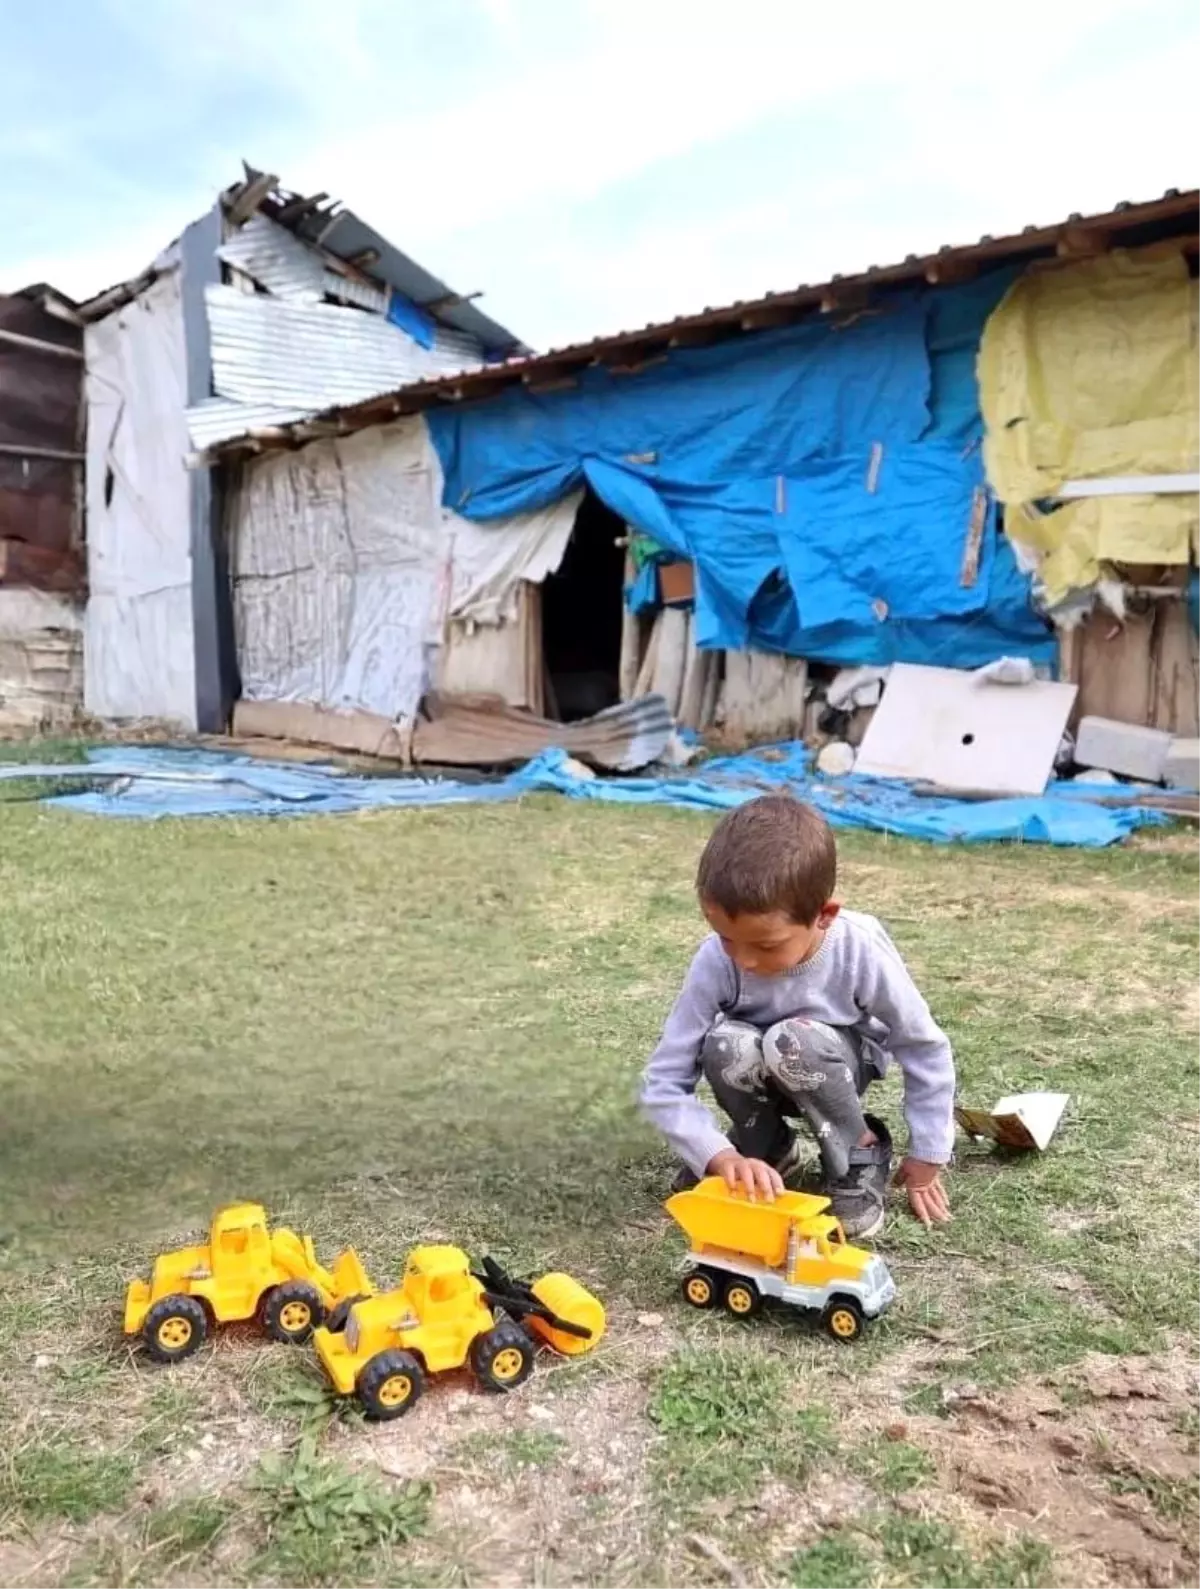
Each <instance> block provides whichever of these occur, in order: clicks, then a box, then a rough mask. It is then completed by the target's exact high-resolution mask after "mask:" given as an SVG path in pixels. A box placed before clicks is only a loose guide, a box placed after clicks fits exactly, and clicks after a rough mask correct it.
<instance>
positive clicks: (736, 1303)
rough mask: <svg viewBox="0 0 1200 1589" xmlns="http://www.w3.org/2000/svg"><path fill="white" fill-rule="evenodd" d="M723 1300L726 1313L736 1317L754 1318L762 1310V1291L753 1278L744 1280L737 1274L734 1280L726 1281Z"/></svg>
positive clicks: (722, 1294)
mask: <svg viewBox="0 0 1200 1589" xmlns="http://www.w3.org/2000/svg"><path fill="white" fill-rule="evenodd" d="M721 1301H722V1302H723V1303H724V1304H725V1311H726V1313H732V1314H733V1316H734V1318H735V1319H752V1318H753V1317H754V1315H755V1314H756V1313H758V1312H760V1311H761V1309H762V1301H763V1299H762V1292H761V1291H760V1290H759V1289H758V1287H757V1286H756V1285H755V1284H754V1281H753V1280H743V1279H741V1278H740V1277H739V1276H737V1275H735V1276H734V1277H733V1279H732V1280H728V1281H726V1283H725V1290H724V1291H723V1292H722V1293H721Z"/></svg>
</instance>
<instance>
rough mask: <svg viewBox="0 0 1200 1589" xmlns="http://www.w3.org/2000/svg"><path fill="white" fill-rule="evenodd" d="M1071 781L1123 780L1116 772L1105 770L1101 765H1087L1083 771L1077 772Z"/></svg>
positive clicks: (1103, 782)
mask: <svg viewBox="0 0 1200 1589" xmlns="http://www.w3.org/2000/svg"><path fill="white" fill-rule="evenodd" d="M1071 781H1072V782H1073V783H1098V784H1114V783H1115V784H1119V783H1120V782H1121V780H1120V779H1119V778H1118V777H1117V776H1116V774H1115V773H1111V772H1105V771H1104V770H1103V768H1100V767H1085V768H1084V769H1083V771H1082V772H1077V773H1076V774H1075V777H1074V778H1073V779H1072V780H1071Z"/></svg>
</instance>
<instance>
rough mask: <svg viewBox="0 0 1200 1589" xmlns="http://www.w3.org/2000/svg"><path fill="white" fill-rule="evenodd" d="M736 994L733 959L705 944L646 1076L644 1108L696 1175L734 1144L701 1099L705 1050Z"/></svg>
mask: <svg viewBox="0 0 1200 1589" xmlns="http://www.w3.org/2000/svg"><path fill="white" fill-rule="evenodd" d="M734 992H735V988H734V986H733V977H732V974H731V970H730V966H729V962H728V960H727V959H726V957H725V954H724V951H723V950H722V949H721V946H720V944H719V943H718V942H717V940H716V939H715V938H710V939H708V940H707V941H706V942H705V943H704V944H702V945H701V947H700V950H699V952H698V953H697V955H696V958H695V959H694V960H693V961H692V964H691V967H690V969H689V971H688V974H687V978H686V980H685V981H684V984H683V987H682V989H681V990H680V994H679V997H678V998H677V999H676V1001H675V1007H674V1008H673V1009H672V1011H671V1013H670V1015H668V1017H667V1020H666V1024H665V1026H664V1027H663V1033H662V1037H661V1038H660V1039H659V1043H658V1047H657V1048H656V1049H655V1050H654V1052H653V1054H651V1056H650V1059H649V1062H648V1063H647V1065H646V1069H645V1071H644V1073H643V1076H642V1091H641V1107H642V1113H643V1114H644V1115H645V1116H646V1118H647V1119H648V1120H649V1121H651V1123H652V1124H654V1125H656V1126H657V1127H658V1129H659V1130H660V1131H661V1132H662V1134H663V1136H664V1137H666V1139H667V1141H668V1142H669V1143H670V1144H671V1147H672V1148H673V1149H674V1150H675V1152H676V1153H677V1154H678V1155H679V1157H680V1158H681V1159H682V1160H683V1162H684V1163H685V1164H686V1165H687V1167H688V1168H689V1169H690V1170H691V1171H692V1172H693V1173H694V1174H696V1175H703V1174H704V1173H705V1171H706V1170H707V1169H708V1166H709V1164H710V1163H711V1162H712V1160H713V1158H714V1156H715V1155H716V1154H718V1153H720V1152H722V1151H723V1150H724V1149H726V1148H729V1147H730V1146H731V1144H730V1141H729V1138H728V1137H727V1136H725V1134H724V1133H723V1132H722V1131H721V1130H720V1128H719V1127H718V1125H717V1122H716V1121H715V1120H714V1119H713V1117H712V1115H711V1114H710V1113H709V1111H708V1110H707V1109H706V1108H705V1107H704V1105H703V1104H702V1103H701V1102H700V1100H699V1098H697V1097H696V1087H697V1084H698V1083H699V1081H700V1050H701V1048H702V1047H703V1045H704V1039H705V1037H707V1035H708V1033H709V1031H710V1029H711V1027H712V1025H713V1023H714V1022H715V1021H716V1020H717V1018H718V1016H719V1015H720V1014H721V1010H722V1008H723V1007H724V1005H725V1004H726V1003H727V1002H728V1001H729V1000H730V998H731V997H732V995H733V994H734Z"/></svg>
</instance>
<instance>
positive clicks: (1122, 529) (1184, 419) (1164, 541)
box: [979, 244, 1200, 603]
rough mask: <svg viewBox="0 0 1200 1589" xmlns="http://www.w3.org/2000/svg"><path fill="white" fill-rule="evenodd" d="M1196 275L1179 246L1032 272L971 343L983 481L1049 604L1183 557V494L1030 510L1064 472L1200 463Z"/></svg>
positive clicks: (1096, 474)
mask: <svg viewBox="0 0 1200 1589" xmlns="http://www.w3.org/2000/svg"><path fill="white" fill-rule="evenodd" d="M1196 329H1197V295H1196V283H1195V282H1194V281H1192V280H1191V278H1190V277H1189V275H1188V268H1187V262H1186V260H1185V259H1184V257H1183V255H1182V253H1181V252H1180V251H1179V248H1178V246H1177V245H1174V244H1172V245H1160V246H1157V247H1154V248H1146V249H1140V250H1137V251H1136V252H1117V253H1112V254H1106V255H1103V256H1102V257H1100V258H1098V259H1093V260H1085V261H1080V262H1076V263H1072V264H1052V265H1049V266H1034V267H1033V268H1031V269H1030V270H1029V271H1027V272H1026V274H1025V275H1024V276H1022V277H1021V279H1020V280H1019V281H1017V282H1016V283H1014V285H1013V286H1012V287H1011V288H1010V289H1009V291H1008V293H1007V294H1006V295H1005V297H1004V299H1003V300H1002V301H1001V303H1000V304H999V305H998V307H997V308H996V310H995V311H994V313H993V314H992V316H991V318H990V319H989V320H988V323H987V325H986V326H985V327H984V332H983V338H982V341H981V343H980V349H979V388H980V402H981V406H982V409H983V417H984V423H985V425H986V437H985V440H984V458H985V461H986V465H987V472H988V478H989V480H990V481H991V483H992V486H993V488H994V489H995V491H996V494H997V496H998V497H999V498H1000V500H1001V501H1002V502H1003V503H1005V505H1006V507H1007V508H1008V510H1009V511H1008V513H1007V515H1006V523H1007V525H1008V529H1009V533H1010V534H1011V535H1012V536H1013V538H1014V539H1016V540H1020V541H1023V542H1024V543H1025V544H1026V545H1029V546H1031V547H1033V548H1034V549H1036V550H1037V551H1039V552H1040V553H1041V554H1042V562H1041V565H1040V569H1039V573H1040V577H1041V580H1042V583H1043V585H1044V587H1045V593H1046V596H1047V598H1048V599H1049V600H1050V602H1051V603H1053V602H1055V601H1058V600H1061V599H1062V597H1063V596H1065V595H1066V594H1067V592H1068V591H1069V590H1070V589H1072V588H1075V589H1078V588H1080V587H1084V586H1087V585H1090V584H1092V583H1093V582H1094V581H1095V580H1096V578H1097V577H1098V575H1099V572H1100V569H1099V565H1100V563H1102V562H1125V563H1185V562H1187V561H1188V557H1189V553H1190V550H1191V548H1192V546H1193V545H1194V544H1195V539H1196V534H1197V499H1196V497H1195V496H1194V495H1193V496H1188V495H1181V496H1138V497H1133V496H1110V497H1090V498H1085V499H1082V500H1078V501H1072V502H1068V503H1066V504H1064V506H1062V507H1061V508H1059V509H1058V510H1057V511H1056V512H1054V513H1050V514H1046V515H1044V516H1043V515H1039V514H1038V513H1037V511H1036V509H1034V508H1033V507H1032V504H1034V503H1036V502H1039V501H1044V500H1045V499H1047V498H1052V497H1054V496H1055V495H1056V493H1057V492H1058V490H1059V489H1060V488H1061V487H1062V485H1063V484H1064V483H1065V482H1066V481H1068V480H1088V479H1103V478H1106V477H1114V476H1122V475H1134V476H1138V475H1156V474H1190V473H1194V472H1195V471H1196V469H1197V467H1198V464H1200V460H1198V457H1197V452H1198V448H1197V431H1198V428H1200V395H1198V383H1197V363H1196V342H1197V336H1196Z"/></svg>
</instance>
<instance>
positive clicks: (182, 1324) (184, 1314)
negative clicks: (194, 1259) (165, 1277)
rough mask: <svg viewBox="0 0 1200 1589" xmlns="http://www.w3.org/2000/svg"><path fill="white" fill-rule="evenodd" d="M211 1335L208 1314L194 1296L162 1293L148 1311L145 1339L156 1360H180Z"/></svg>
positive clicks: (143, 1338) (148, 1349) (171, 1361)
mask: <svg viewBox="0 0 1200 1589" xmlns="http://www.w3.org/2000/svg"><path fill="white" fill-rule="evenodd" d="M207 1335H208V1314H207V1313H206V1312H205V1311H204V1304H203V1303H202V1302H197V1300H196V1298H195V1297H189V1296H185V1295H183V1294H180V1295H179V1296H173V1297H163V1299H162V1300H161V1302H156V1303H155V1304H154V1306H153V1307H152V1308H151V1309H150V1311H149V1312H148V1313H147V1314H146V1321H145V1323H144V1324H143V1325H142V1340H143V1341H144V1342H145V1346H146V1350H147V1352H148V1353H149V1354H150V1356H151V1357H152V1358H153V1359H154V1361H155V1362H156V1363H178V1362H181V1361H182V1360H183V1358H185V1357H190V1356H191V1355H192V1353H193V1352H198V1351H199V1350H200V1348H201V1347H202V1346H203V1345H204V1340H205V1337H206V1336H207Z"/></svg>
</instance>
